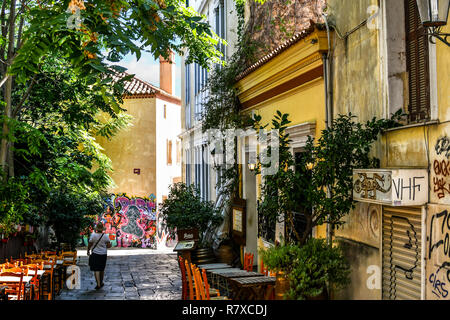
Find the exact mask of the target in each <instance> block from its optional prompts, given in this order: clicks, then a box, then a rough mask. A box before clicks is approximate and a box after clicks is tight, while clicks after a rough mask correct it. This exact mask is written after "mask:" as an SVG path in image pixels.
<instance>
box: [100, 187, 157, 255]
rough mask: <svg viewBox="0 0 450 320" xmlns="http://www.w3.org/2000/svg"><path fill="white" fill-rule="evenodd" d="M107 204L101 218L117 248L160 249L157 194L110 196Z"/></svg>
mask: <svg viewBox="0 0 450 320" xmlns="http://www.w3.org/2000/svg"><path fill="white" fill-rule="evenodd" d="M106 203H107V206H106V208H105V211H104V213H103V214H102V215H101V216H100V217H99V218H98V221H101V222H103V224H104V226H105V228H106V231H105V233H107V234H109V235H110V239H111V243H112V245H113V246H117V247H139V248H151V249H156V227H157V226H156V197H155V195H153V194H151V195H150V196H149V197H148V198H140V197H128V196H127V195H126V194H120V195H114V194H113V195H112V196H111V198H110V199H106Z"/></svg>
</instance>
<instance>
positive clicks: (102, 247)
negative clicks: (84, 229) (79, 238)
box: [89, 232, 110, 254]
mask: <svg viewBox="0 0 450 320" xmlns="http://www.w3.org/2000/svg"><path fill="white" fill-rule="evenodd" d="M102 234H103V237H102V239H101V240H100V241H98V239H100V237H101V236H102ZM97 241H98V244H97V246H96V247H95V248H94V250H92V253H95V254H106V252H107V248H106V245H107V244H108V243H110V241H109V236H108V235H107V234H105V233H97V232H93V233H92V234H91V237H90V238H89V243H92V247H94V246H95V244H96V243H97Z"/></svg>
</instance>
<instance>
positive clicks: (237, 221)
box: [231, 199, 247, 245]
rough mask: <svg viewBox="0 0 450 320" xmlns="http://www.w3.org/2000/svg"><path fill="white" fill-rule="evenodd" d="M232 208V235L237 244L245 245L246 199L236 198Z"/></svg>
mask: <svg viewBox="0 0 450 320" xmlns="http://www.w3.org/2000/svg"><path fill="white" fill-rule="evenodd" d="M231 208H232V213H233V214H232V219H233V220H232V222H231V227H232V230H231V231H232V237H233V239H234V241H235V242H236V243H237V244H240V245H245V241H246V235H245V229H246V219H247V218H246V214H245V200H244V199H234V201H233V204H232V205H231Z"/></svg>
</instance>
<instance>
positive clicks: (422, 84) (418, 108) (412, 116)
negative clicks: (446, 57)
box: [405, 0, 430, 122]
mask: <svg viewBox="0 0 450 320" xmlns="http://www.w3.org/2000/svg"><path fill="white" fill-rule="evenodd" d="M405 11H406V15H405V20H406V29H405V30H406V63H407V68H408V73H409V106H408V113H409V121H410V122H420V121H426V120H429V119H430V68H429V56H428V36H427V35H426V34H425V33H426V29H425V28H424V27H423V25H422V23H421V22H420V16H419V10H418V9H417V3H416V0H405Z"/></svg>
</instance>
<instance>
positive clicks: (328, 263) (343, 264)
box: [261, 238, 350, 300]
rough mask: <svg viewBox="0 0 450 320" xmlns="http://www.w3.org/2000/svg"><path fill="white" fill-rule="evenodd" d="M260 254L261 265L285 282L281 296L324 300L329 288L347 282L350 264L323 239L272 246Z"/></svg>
mask: <svg viewBox="0 0 450 320" xmlns="http://www.w3.org/2000/svg"><path fill="white" fill-rule="evenodd" d="M261 254H262V257H263V259H264V264H265V265H266V266H267V267H268V268H269V269H270V270H273V271H277V273H278V274H280V272H281V273H282V274H281V275H282V276H284V278H285V279H286V280H287V281H288V282H289V286H285V288H286V290H285V292H284V298H285V299H295V300H305V299H307V300H315V299H328V292H329V290H330V289H332V290H340V289H343V288H345V286H346V285H348V284H349V282H350V277H349V275H350V266H349V264H348V262H347V260H346V259H345V257H344V255H343V252H342V250H341V248H340V247H337V246H331V245H328V244H327V243H326V240H325V239H315V238H310V239H308V241H307V242H306V243H305V244H304V245H303V246H298V245H284V246H276V247H272V248H269V249H267V250H265V251H262V252H261ZM280 278H282V277H281V276H280ZM277 280H278V277H277ZM328 285H330V286H331V287H328Z"/></svg>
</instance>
